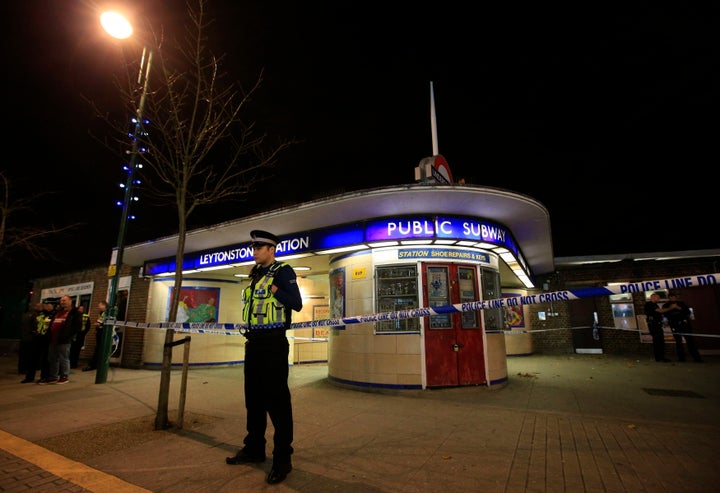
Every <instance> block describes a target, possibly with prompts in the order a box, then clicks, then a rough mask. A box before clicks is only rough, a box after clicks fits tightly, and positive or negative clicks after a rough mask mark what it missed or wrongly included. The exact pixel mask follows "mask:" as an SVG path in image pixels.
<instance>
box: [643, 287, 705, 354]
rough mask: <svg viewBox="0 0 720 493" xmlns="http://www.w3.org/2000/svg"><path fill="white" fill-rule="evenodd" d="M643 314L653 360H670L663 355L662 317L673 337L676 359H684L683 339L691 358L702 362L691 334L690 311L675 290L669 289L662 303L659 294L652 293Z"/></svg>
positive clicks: (663, 332)
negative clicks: (650, 340) (666, 297)
mask: <svg viewBox="0 0 720 493" xmlns="http://www.w3.org/2000/svg"><path fill="white" fill-rule="evenodd" d="M645 316H646V319H647V325H648V330H649V331H650V336H651V337H652V344H653V355H654V356H655V361H659V362H662V363H668V362H670V360H669V359H668V358H667V357H666V356H665V330H664V329H663V317H664V318H666V319H667V321H668V325H669V326H670V330H671V331H672V335H673V339H675V351H676V353H677V359H678V361H685V348H684V347H683V339H684V340H685V345H687V349H688V352H689V353H690V356H691V357H692V359H693V360H694V361H696V362H698V363H701V362H702V358H701V357H700V353H699V352H698V350H697V346H695V339H694V338H693V336H692V324H691V319H692V311H691V310H690V307H689V306H688V305H687V304H686V303H685V302H684V301H682V300H680V296H679V294H678V293H677V292H674V291H671V292H670V293H668V301H667V302H666V303H663V304H662V305H660V294H659V293H652V294H651V295H650V299H649V300H648V301H647V302H646V303H645Z"/></svg>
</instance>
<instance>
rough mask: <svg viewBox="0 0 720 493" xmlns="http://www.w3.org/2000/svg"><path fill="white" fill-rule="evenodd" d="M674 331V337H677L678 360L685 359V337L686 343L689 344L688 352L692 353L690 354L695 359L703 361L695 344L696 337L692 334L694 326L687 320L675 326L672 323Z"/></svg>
mask: <svg viewBox="0 0 720 493" xmlns="http://www.w3.org/2000/svg"><path fill="white" fill-rule="evenodd" d="M671 328H672V332H673V338H674V339H675V351H676V352H677V357H678V361H685V349H684V348H683V338H685V344H686V345H687V349H688V352H689V353H690V356H691V357H692V359H694V360H695V361H702V358H701V357H700V352H699V351H698V350H697V346H695V338H694V337H693V336H692V335H691V334H692V326H691V325H690V324H689V323H687V322H685V323H680V324H679V325H675V326H674V327H673V326H672V325H671Z"/></svg>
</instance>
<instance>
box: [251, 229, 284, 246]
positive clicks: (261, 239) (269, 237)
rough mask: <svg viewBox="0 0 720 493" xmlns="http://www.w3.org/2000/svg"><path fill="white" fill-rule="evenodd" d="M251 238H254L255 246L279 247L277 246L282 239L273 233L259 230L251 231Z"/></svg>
mask: <svg viewBox="0 0 720 493" xmlns="http://www.w3.org/2000/svg"><path fill="white" fill-rule="evenodd" d="M250 237H251V238H252V242H253V244H258V245H271V246H277V244H278V243H280V238H278V237H277V236H275V235H274V234H272V233H268V232H267V231H261V230H259V229H254V230H252V231H250Z"/></svg>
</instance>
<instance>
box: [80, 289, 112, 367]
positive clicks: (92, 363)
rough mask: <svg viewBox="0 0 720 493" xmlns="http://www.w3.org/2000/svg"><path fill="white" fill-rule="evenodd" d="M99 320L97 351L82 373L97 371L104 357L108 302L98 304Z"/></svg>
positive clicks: (96, 334) (97, 326)
mask: <svg viewBox="0 0 720 493" xmlns="http://www.w3.org/2000/svg"><path fill="white" fill-rule="evenodd" d="M98 311H99V314H98V318H97V320H96V321H95V349H94V350H93V355H92V358H91V359H90V362H89V363H88V364H87V366H86V367H85V368H83V369H82V371H93V370H97V368H98V366H99V364H100V358H101V355H102V338H103V331H104V330H105V315H106V314H107V313H106V312H107V301H101V302H99V303H98Z"/></svg>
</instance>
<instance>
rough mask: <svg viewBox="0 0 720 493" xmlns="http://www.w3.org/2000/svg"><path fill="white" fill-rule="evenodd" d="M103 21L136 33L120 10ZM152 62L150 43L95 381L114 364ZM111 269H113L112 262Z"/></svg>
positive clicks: (122, 34) (110, 29)
mask: <svg viewBox="0 0 720 493" xmlns="http://www.w3.org/2000/svg"><path fill="white" fill-rule="evenodd" d="M100 23H101V24H102V27H103V28H104V29H105V31H107V33H108V34H109V35H110V36H112V37H114V38H118V39H126V38H128V37H130V36H131V35H132V33H133V28H132V25H131V24H130V22H128V20H127V19H126V18H125V17H124V16H123V15H122V14H119V13H117V12H104V13H103V14H102V15H101V16H100ZM151 64H152V51H151V50H148V49H147V47H145V48H143V56H142V59H141V62H140V70H139V72H138V81H137V82H138V87H141V88H142V93H141V95H140V101H139V103H138V107H137V110H136V114H135V117H134V119H133V124H134V129H135V130H134V132H133V134H132V135H131V140H132V149H131V150H130V162H129V164H128V165H127V166H126V167H125V168H126V172H127V181H126V183H125V187H124V188H125V196H124V200H123V202H122V215H121V216H120V230H119V231H118V239H117V249H116V255H115V272H114V273H113V277H112V281H111V283H110V292H109V296H108V312H107V313H106V315H107V316H106V317H105V328H104V330H103V332H102V337H101V340H100V350H99V352H98V354H99V361H98V362H97V373H96V375H95V383H105V382H107V373H108V368H109V366H110V349H111V344H112V336H113V332H114V330H115V322H116V321H117V315H118V306H117V298H118V287H119V285H120V271H121V268H122V262H123V253H124V251H125V231H126V230H127V221H128V210H129V208H130V203H131V201H132V200H133V195H132V188H133V184H135V183H136V182H137V178H136V174H135V172H136V170H138V169H139V168H141V167H142V164H141V163H138V162H137V159H138V154H140V153H141V152H142V151H141V149H140V148H139V147H138V138H139V137H140V135H142V133H143V132H144V130H143V125H144V122H143V108H144V107H145V99H146V97H147V92H148V78H149V75H150V65H151ZM109 272H112V266H111V269H110V271H109Z"/></svg>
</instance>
